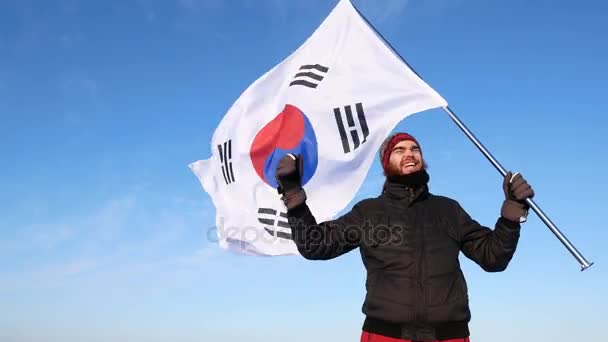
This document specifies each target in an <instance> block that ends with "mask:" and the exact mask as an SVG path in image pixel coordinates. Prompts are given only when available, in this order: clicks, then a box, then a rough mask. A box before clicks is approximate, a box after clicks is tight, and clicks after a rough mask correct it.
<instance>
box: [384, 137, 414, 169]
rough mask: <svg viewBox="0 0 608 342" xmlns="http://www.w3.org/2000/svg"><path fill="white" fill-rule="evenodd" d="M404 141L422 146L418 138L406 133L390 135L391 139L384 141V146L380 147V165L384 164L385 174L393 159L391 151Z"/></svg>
mask: <svg viewBox="0 0 608 342" xmlns="http://www.w3.org/2000/svg"><path fill="white" fill-rule="evenodd" d="M404 140H411V141H413V142H415V143H416V144H417V145H418V146H420V144H419V143H418V140H416V138H414V137H413V136H411V135H409V134H407V133H404V132H399V133H395V134H393V135H390V136H389V137H387V138H386V139H384V142H382V145H381V146H380V163H381V164H382V168H383V169H384V171H385V172H386V170H388V165H389V161H390V159H391V151H392V150H393V148H394V147H395V145H397V144H398V143H400V142H402V141H404ZM387 152H388V153H387Z"/></svg>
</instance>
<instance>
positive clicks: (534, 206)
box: [442, 106, 593, 271]
mask: <svg viewBox="0 0 608 342" xmlns="http://www.w3.org/2000/svg"><path fill="white" fill-rule="evenodd" d="M442 108H443V110H444V111H445V112H446V113H447V114H448V115H449V116H450V118H451V119H452V121H454V123H456V125H457V126H458V127H459V128H460V129H461V130H462V131H463V132H464V134H465V135H466V136H467V137H468V138H469V139H470V140H471V142H473V144H475V146H477V148H478V149H479V150H480V151H481V153H483V155H484V156H485V157H486V158H487V159H488V160H489V161H490V163H492V165H494V167H495V168H496V169H497V170H498V172H500V174H501V175H502V176H503V177H504V176H505V175H506V174H507V172H506V170H505V168H504V167H502V165H501V164H500V162H498V160H496V158H494V156H492V154H491V153H490V152H489V151H488V150H487V149H486V148H485V147H484V146H483V144H482V143H481V142H480V141H479V140H478V139H477V138H476V137H475V135H474V134H473V133H472V132H471V131H470V130H469V129H468V128H467V126H466V125H465V124H464V123H463V122H462V121H460V119H459V118H458V116H456V114H455V113H454V112H453V111H452V110H451V109H450V107H449V106H448V107H442ZM526 203H527V204H528V205H529V206H530V208H532V210H534V212H535V213H536V214H537V215H538V217H539V218H540V219H541V220H542V221H543V222H544V223H545V224H546V225H547V227H549V229H550V230H551V231H552V232H553V234H555V236H556V237H557V238H558V239H559V240H560V241H561V243H562V244H563V245H564V246H566V248H567V249H568V251H570V253H572V255H573V256H574V258H576V260H577V261H578V262H579V263H580V265H581V271H584V270H586V269H587V268H589V267H591V265H593V263H592V262H591V263H590V262H589V261H587V260H586V259H585V257H584V256H583V255H582V254H581V253H580V252H579V251H578V250H577V249H576V247H574V245H573V244H572V243H571V242H570V241H569V240H568V238H566V236H564V234H562V232H561V231H560V230H559V229H558V228H557V227H556V226H555V224H554V223H553V222H552V221H551V219H549V217H548V216H547V215H546V214H545V213H544V212H543V211H542V209H541V208H540V207H539V206H538V205H537V204H536V203H535V202H534V201H533V200H532V199H530V198H527V199H526Z"/></svg>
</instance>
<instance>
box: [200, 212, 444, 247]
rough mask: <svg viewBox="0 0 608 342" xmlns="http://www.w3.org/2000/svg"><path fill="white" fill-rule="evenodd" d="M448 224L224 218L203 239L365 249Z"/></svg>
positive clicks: (442, 221) (400, 240) (429, 231)
mask: <svg viewBox="0 0 608 342" xmlns="http://www.w3.org/2000/svg"><path fill="white" fill-rule="evenodd" d="M449 226H450V225H449V223H448V222H447V220H445V219H442V218H439V217H438V218H437V219H436V220H431V221H426V222H412V223H411V224H400V225H387V224H372V222H371V221H370V220H365V221H363V222H362V223H359V224H343V223H340V222H339V221H328V222H322V223H319V224H306V223H305V222H304V221H303V220H296V219H295V218H291V219H289V225H288V227H281V228H277V227H276V226H263V225H257V226H229V225H226V223H225V220H224V218H219V225H218V226H215V227H210V228H208V229H206V238H207V240H208V241H210V242H218V237H219V236H221V238H222V239H231V240H237V241H243V242H245V243H259V242H261V243H268V244H275V243H293V242H294V241H295V242H298V243H303V244H306V245H323V244H336V243H337V244H339V245H368V246H372V247H377V246H390V245H395V246H397V245H402V244H403V243H404V240H405V239H406V238H408V235H409V234H414V233H415V232H416V231H418V230H425V231H426V232H427V234H433V232H436V231H437V230H438V229H440V230H443V231H445V229H449Z"/></svg>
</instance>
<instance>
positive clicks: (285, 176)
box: [275, 153, 306, 208]
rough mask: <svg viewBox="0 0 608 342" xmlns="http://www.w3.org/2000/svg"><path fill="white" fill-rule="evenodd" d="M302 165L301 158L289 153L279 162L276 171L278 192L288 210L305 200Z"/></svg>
mask: <svg viewBox="0 0 608 342" xmlns="http://www.w3.org/2000/svg"><path fill="white" fill-rule="evenodd" d="M303 171H304V163H303V160H302V156H301V155H298V156H297V157H296V156H294V155H293V154H291V153H289V154H286V155H285V156H283V158H281V160H280V161H279V165H278V166H277V170H276V174H275V175H276V179H277V184H278V189H277V190H278V192H279V194H282V195H283V202H284V203H285V205H286V206H287V207H288V208H293V207H295V206H297V205H298V204H301V203H302V202H304V201H305V200H306V195H305V194H304V191H303V189H302V174H303Z"/></svg>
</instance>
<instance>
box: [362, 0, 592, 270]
mask: <svg viewBox="0 0 608 342" xmlns="http://www.w3.org/2000/svg"><path fill="white" fill-rule="evenodd" d="M351 5H352V6H353V8H354V9H355V11H357V13H359V15H360V16H361V18H363V20H365V22H367V24H368V25H369V27H370V28H371V29H372V30H373V31H374V32H375V33H376V34H377V35H378V37H379V38H380V39H382V40H383V41H384V43H385V44H386V45H387V46H388V47H389V48H390V49H391V50H392V51H393V53H394V54H395V55H396V56H397V57H399V59H401V61H402V62H403V63H405V64H406V65H407V66H408V67H409V68H410V69H411V70H412V72H414V73H415V74H416V75H417V76H418V77H420V79H423V78H422V77H421V76H420V74H418V73H417V72H416V71H415V70H414V68H412V66H411V65H410V64H409V63H408V62H407V61H406V60H405V58H403V57H402V56H401V55H400V54H399V52H397V50H396V49H395V48H393V46H392V45H391V44H390V43H389V42H388V40H386V39H385V38H384V37H383V36H382V34H380V32H378V30H377V29H376V28H375V27H374V25H372V23H370V22H369V20H367V18H366V17H365V16H364V15H363V14H362V13H361V12H360V11H359V9H357V7H356V6H355V5H354V4H352V2H351ZM442 108H443V110H444V111H445V112H446V113H447V114H448V115H449V116H450V118H451V119H452V121H454V123H456V125H457V126H458V127H459V128H460V129H461V130H462V131H463V132H464V134H465V135H466V136H467V137H468V138H469V140H471V142H472V143H473V144H474V145H475V146H477V148H478V149H479V150H480V151H481V153H482V154H483V155H484V156H485V157H486V158H487V159H488V160H489V161H490V163H492V165H494V167H495V168H496V169H497V170H498V172H500V174H501V175H502V176H503V177H504V176H505V175H506V174H507V171H506V170H505V168H504V167H503V166H502V165H501V164H500V162H498V160H496V158H494V156H493V155H492V154H491V153H490V152H489V151H488V149H486V148H485V146H483V144H482V143H481V142H480V141H479V139H477V138H476V137H475V135H474V134H473V133H472V132H471V131H470V130H469V129H468V128H467V126H466V125H465V124H464V123H463V122H462V121H461V120H460V119H459V118H458V116H457V115H456V114H455V113H454V112H453V111H452V110H451V109H450V107H449V106H446V107H442ZM526 203H527V204H528V205H529V206H530V208H531V209H532V210H533V211H534V212H535V213H536V214H537V215H538V217H539V218H540V219H541V220H542V221H543V222H544V223H545V224H546V225H547V227H549V229H550V230H551V232H553V234H555V236H556V237H557V238H558V239H559V240H560V241H561V243H562V244H563V245H564V246H565V247H566V248H567V249H568V251H569V252H570V253H571V254H572V255H573V256H574V258H575V259H576V260H577V261H578V262H579V264H580V265H581V271H584V270H586V269H588V268H589V267H591V266H592V265H593V263H592V262H591V263H590V262H589V261H587V259H585V257H584V256H583V255H582V254H581V253H580V252H579V251H578V250H577V249H576V247H574V245H573V244H572V243H571V242H570V241H569V240H568V239H567V238H566V236H564V234H563V233H562V232H561V231H560V230H559V229H558V228H557V226H555V224H554V223H553V222H552V221H551V219H549V217H548V216H547V215H546V214H545V213H544V212H543V211H542V209H541V208H540V207H539V206H538V205H537V204H536V203H535V202H534V201H533V200H532V199H530V198H527V199H526Z"/></svg>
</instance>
